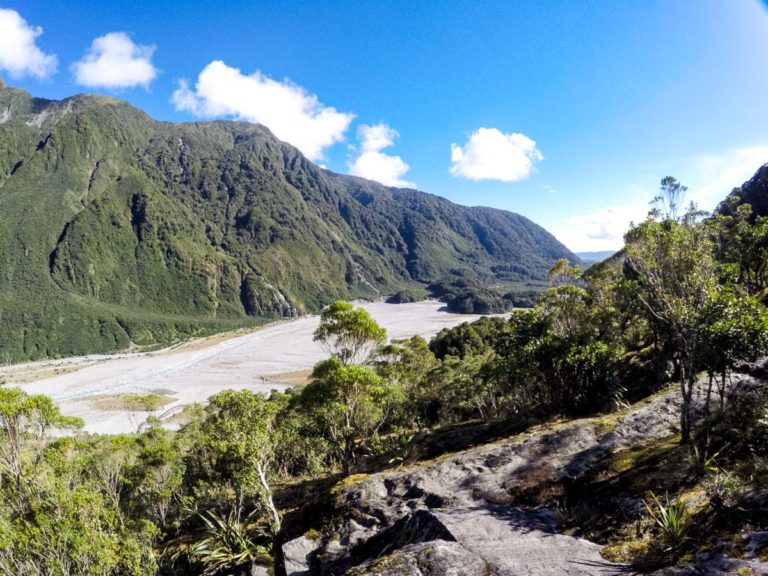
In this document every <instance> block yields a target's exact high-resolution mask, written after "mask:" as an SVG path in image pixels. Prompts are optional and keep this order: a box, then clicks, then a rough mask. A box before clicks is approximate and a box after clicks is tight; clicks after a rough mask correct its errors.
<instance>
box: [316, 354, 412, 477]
mask: <svg viewBox="0 0 768 576" xmlns="http://www.w3.org/2000/svg"><path fill="white" fill-rule="evenodd" d="M401 391H402V389H400V388H398V387H396V386H391V385H387V383H386V382H385V381H384V380H383V379H382V378H381V376H379V375H378V374H376V372H374V371H373V369H371V368H369V367H366V366H357V365H347V364H344V363H343V362H342V361H341V360H340V359H339V358H338V357H335V356H334V357H331V358H329V359H328V360H324V361H322V362H319V363H318V364H317V365H316V366H315V368H314V370H313V371H312V382H311V383H310V384H308V385H307V387H306V388H304V390H303V391H302V393H301V401H302V405H303V406H304V408H305V409H306V410H307V412H308V414H310V415H311V416H312V417H313V418H314V419H315V420H316V421H317V423H318V425H319V429H320V430H321V433H322V434H323V435H324V436H325V438H327V440H328V441H329V442H330V443H331V446H333V449H334V451H335V452H336V455H337V457H338V458H339V461H340V462H341V467H342V472H343V473H344V475H348V474H349V473H350V470H351V467H352V464H353V463H354V462H355V459H356V457H357V455H358V454H359V451H360V449H361V448H362V446H363V445H364V444H365V442H366V441H367V440H369V439H371V438H372V437H373V436H375V435H376V434H377V433H378V431H379V429H380V428H381V427H382V426H383V425H384V424H385V422H386V421H387V417H388V416H389V415H390V414H391V411H392V410H393V409H394V407H395V405H396V404H397V403H398V401H399V398H398V396H399V393H400V392H401Z"/></svg>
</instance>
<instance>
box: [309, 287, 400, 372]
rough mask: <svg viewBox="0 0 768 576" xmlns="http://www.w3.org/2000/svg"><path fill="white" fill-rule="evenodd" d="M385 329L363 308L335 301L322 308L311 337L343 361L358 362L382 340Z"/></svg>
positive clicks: (347, 362) (344, 362)
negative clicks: (318, 323) (318, 322)
mask: <svg viewBox="0 0 768 576" xmlns="http://www.w3.org/2000/svg"><path fill="white" fill-rule="evenodd" d="M386 337H387V331H386V330H384V328H382V327H381V326H379V325H378V324H377V323H376V321H375V320H374V319H373V318H371V315H370V314H368V311H367V310H365V309H364V308H355V307H354V306H353V305H352V304H350V303H349V302H343V301H337V302H334V303H333V304H331V305H330V306H328V307H327V308H326V309H325V310H323V312H322V314H321V315H320V325H319V326H318V327H317V330H315V334H314V339H315V340H316V341H319V342H320V343H321V344H322V345H323V346H325V347H326V348H327V350H328V351H329V352H330V353H332V354H333V355H334V356H337V357H338V358H339V360H341V362H342V363H343V364H355V363H362V362H365V360H367V359H368V356H369V355H370V353H371V352H372V351H373V350H374V349H375V348H376V347H377V346H379V345H381V344H383V343H384V341H385V340H386Z"/></svg>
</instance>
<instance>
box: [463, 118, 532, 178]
mask: <svg viewBox="0 0 768 576" xmlns="http://www.w3.org/2000/svg"><path fill="white" fill-rule="evenodd" d="M543 159H544V156H542V154H541V152H540V151H539V150H538V148H536V142H534V141H533V140H531V139H530V138H528V136H526V135H525V134H518V133H513V134H504V133H503V132H501V131H500V130H498V129H496V128H480V129H479V130H477V131H476V132H473V133H472V134H470V136H469V140H468V141H467V143H466V144H465V145H464V147H461V146H459V145H458V144H451V168H450V172H451V174H453V175H454V176H459V177H462V178H467V179H469V180H501V181H503V182H517V181H518V180H522V179H524V178H526V177H527V176H528V175H529V174H530V173H531V172H532V171H533V168H534V165H535V164H536V162H539V161H541V160H543Z"/></svg>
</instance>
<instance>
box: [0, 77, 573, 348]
mask: <svg viewBox="0 0 768 576" xmlns="http://www.w3.org/2000/svg"><path fill="white" fill-rule="evenodd" d="M0 210H2V214H3V218H2V219H0V307H1V309H2V311H3V314H2V316H0V325H1V326H2V327H3V330H2V331H1V332H2V333H1V334H0V354H5V355H6V356H7V357H8V358H13V359H22V358H36V357H41V356H57V355H68V354H79V353H88V352H106V351H113V350H118V349H122V348H126V347H127V346H129V345H131V344H140V345H144V344H154V343H164V342H168V341H171V340H174V339H177V338H180V337H187V336H192V335H195V334H200V333H206V332H210V331H216V330H221V329H225V328H228V327H234V326H237V325H242V324H248V323H252V322H253V321H254V320H255V319H258V318H264V317H274V316H293V315H297V314H301V313H305V312H308V311H314V310H317V309H319V308H320V307H321V306H323V305H324V304H326V303H328V302H329V301H332V300H334V299H338V298H355V297H363V298H372V297H378V296H382V295H384V294H387V293H392V292H394V291H396V290H398V289H400V288H402V287H404V286H408V285H415V284H418V285H421V286H424V285H427V284H430V283H433V282H436V281H440V280H442V279H446V278H448V279H450V278H457V277H458V278H469V279H472V280H473V281H476V282H478V283H482V284H483V285H490V286H495V285H498V286H508V285H513V284H525V283H536V282H541V280H543V279H544V278H545V276H546V271H547V270H548V268H549V267H550V266H551V263H552V262H554V260H556V259H558V258H563V257H565V258H568V259H570V260H572V261H577V257H576V256H575V255H573V254H572V253H571V252H570V251H569V250H568V249H567V248H565V247H564V246H563V245H562V244H560V243H559V242H558V241H557V240H556V239H554V237H552V236H551V235H550V234H549V233H548V232H546V230H544V229H543V228H541V227H540V226H538V225H536V224H534V223H533V222H531V221H530V220H528V219H527V218H524V217H523V216H520V215H518V214H514V213H511V212H506V211H503V210H498V209H493V208H484V207H464V206H459V205H456V204H453V203H451V202H450V201H448V200H447V199H444V198H441V197H439V196H436V195H432V194H428V193H424V192H419V191H416V190H408V189H394V188H388V187H386V186H383V185H381V184H378V183H376V182H372V181H369V180H365V179H362V178H357V177H352V176H346V175H342V174H336V173H334V172H331V171H329V170H325V169H323V168H320V167H318V166H316V165H315V164H313V163H312V162H310V161H309V160H307V159H306V158H305V157H304V156H303V155H302V154H301V153H300V152H299V151H298V150H297V149H296V148H294V147H293V146H290V145H289V144H286V143H284V142H280V141H279V140H277V139H276V138H275V137H274V135H272V133H271V132H270V131H269V130H268V129H267V128H266V127H264V126H261V125H256V124H250V123H247V122H230V121H223V120H217V121H213V122H188V123H171V122H159V121H155V120H153V119H152V118H151V117H149V116H148V115H147V114H146V113H144V112H143V111H141V110H139V109H137V108H134V107H133V106H131V105H130V104H128V103H126V102H123V101H121V100H117V99H114V98H111V97H108V96H100V95H87V94H86V95H76V96H72V97H70V98H66V99H64V100H60V101H56V100H45V99H38V98H34V97H32V96H31V95H29V94H28V93H26V92H24V91H22V90H17V89H14V88H9V87H0Z"/></svg>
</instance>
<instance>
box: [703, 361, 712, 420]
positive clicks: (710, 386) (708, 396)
mask: <svg viewBox="0 0 768 576" xmlns="http://www.w3.org/2000/svg"><path fill="white" fill-rule="evenodd" d="M707 375H708V376H709V385H708V386H707V402H706V404H705V409H704V410H705V412H706V414H707V416H709V404H710V401H711V400H712V381H713V380H714V379H715V375H714V373H713V372H712V371H711V370H710V371H709V372H707Z"/></svg>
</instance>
